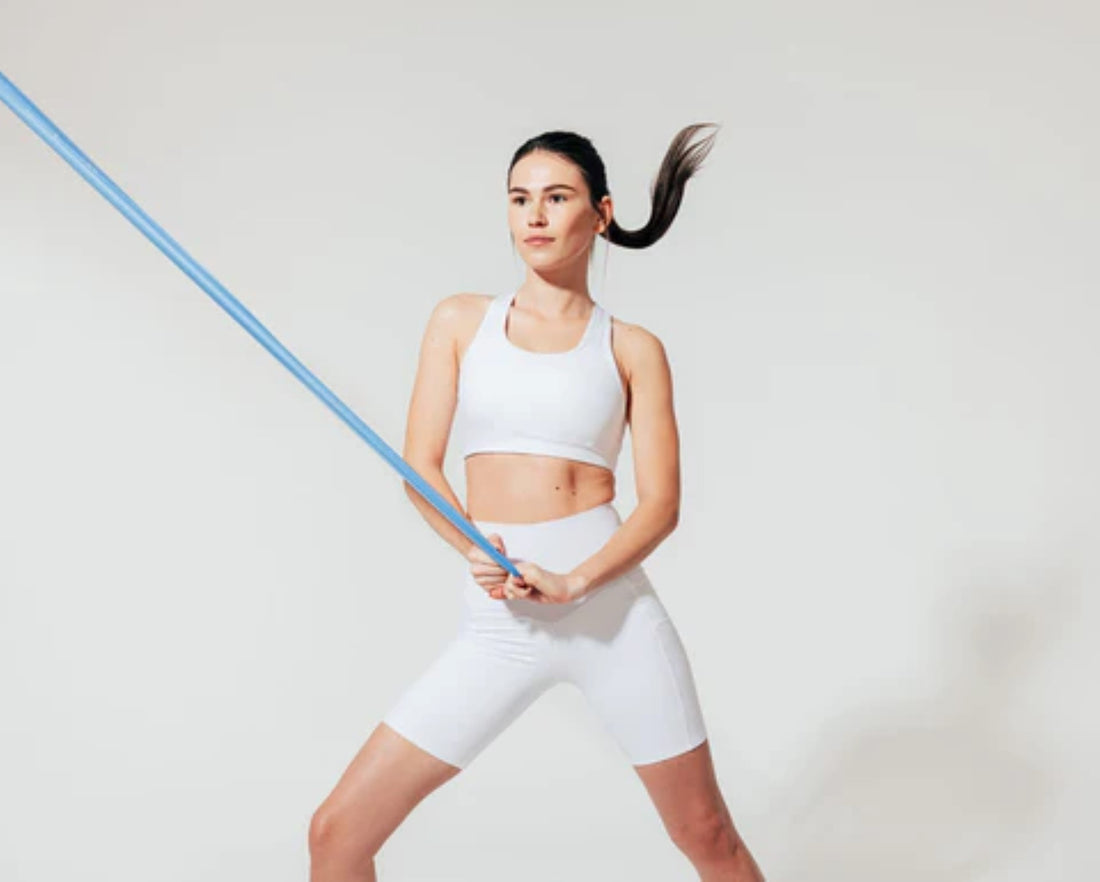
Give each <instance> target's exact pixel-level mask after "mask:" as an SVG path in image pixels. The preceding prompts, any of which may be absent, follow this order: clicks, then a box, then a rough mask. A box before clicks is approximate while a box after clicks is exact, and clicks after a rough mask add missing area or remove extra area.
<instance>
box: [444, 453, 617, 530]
mask: <svg viewBox="0 0 1100 882" xmlns="http://www.w3.org/2000/svg"><path fill="white" fill-rule="evenodd" d="M614 499H615V475H614V473H613V472H611V471H610V470H609V469H605V468H603V467H602V466H598V465H592V464H590V463H586V462H577V461H574V460H569V459H562V458H560V457H556V456H541V455H537V454H532V453H474V454H471V455H470V456H468V457H466V508H467V513H468V514H469V516H470V517H471V518H473V519H475V520H479V521H493V522H495V523H500V524H529V523H534V522H535V521H548V520H551V519H553V518H562V517H567V516H568V515H571V514H576V513H577V512H580V511H585V510H586V509H589V508H595V507H596V506H597V505H600V504H602V503H604V502H611V501H612V500H614Z"/></svg>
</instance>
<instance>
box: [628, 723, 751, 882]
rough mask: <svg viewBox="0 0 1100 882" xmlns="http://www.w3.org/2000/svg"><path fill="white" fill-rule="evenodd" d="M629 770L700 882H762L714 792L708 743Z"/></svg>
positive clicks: (712, 767)
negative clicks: (645, 792)
mask: <svg viewBox="0 0 1100 882" xmlns="http://www.w3.org/2000/svg"><path fill="white" fill-rule="evenodd" d="M634 769H635V771H636V772H637V773H638V777H639V778H641V779H642V784H644V785H645V788H646V790H647V791H648V792H649V795H650V798H651V799H652V800H653V804H654V806H656V808H657V813H658V814H659V815H660V816H661V821H662V822H663V823H664V826H665V830H667V831H668V834H669V836H670V837H671V838H672V841H673V842H674V843H675V844H676V846H677V848H679V849H680V850H681V851H682V852H683V853H684V855H685V856H686V857H687V859H688V860H689V861H691V863H692V865H693V866H694V867H695V869H696V871H697V872H698V873H699V878H700V880H702V882H764V874H763V873H761V872H760V868H759V867H758V866H757V865H756V861H755V860H753V857H752V855H751V854H750V853H749V850H748V848H747V847H746V846H745V843H744V842H743V841H742V840H741V836H740V834H739V833H738V832H737V829H736V828H735V827H734V825H733V818H732V817H730V813H729V809H728V808H727V807H726V803H725V800H724V799H723V798H722V794H721V792H720V791H719V789H718V781H717V779H716V777H715V774H714V764H713V761H712V759H711V753H710V743H709V742H708V741H704V742H703V743H702V744H700V745H699V746H698V747H694V748H692V749H691V750H688V751H686V752H684V753H682V754H679V755H677V756H673V757H670V758H669V759H665V760H660V761H658V762H654V763H646V764H643V765H636V766H634Z"/></svg>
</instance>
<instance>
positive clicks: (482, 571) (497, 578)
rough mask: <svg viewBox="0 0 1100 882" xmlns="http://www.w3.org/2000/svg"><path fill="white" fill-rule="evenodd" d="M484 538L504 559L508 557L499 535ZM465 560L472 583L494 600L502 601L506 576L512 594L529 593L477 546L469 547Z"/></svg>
mask: <svg viewBox="0 0 1100 882" xmlns="http://www.w3.org/2000/svg"><path fill="white" fill-rule="evenodd" d="M485 538H486V539H488V540H489V544H490V545H492V546H493V548H495V549H496V550H497V551H499V552H500V553H501V554H503V555H504V556H505V557H507V556H508V555H507V553H506V552H505V550H504V540H503V539H501V538H500V534H498V533H490V534H489V535H488V536H486V537H485ZM466 559H467V560H468V561H470V573H471V574H472V575H473V577H474V581H475V582H477V584H478V585H480V586H481V589H482V590H483V591H484V592H485V593H486V594H488V595H489V596H490V597H491V598H493V599H494V600H504V598H505V591H504V589H505V577H506V576H507V577H508V579H509V580H510V581H511V582H512V586H511V589H510V590H511V591H512V593H513V594H520V593H521V592H523V591H525V590H528V591H529V589H526V588H525V585H524V583H523V582H522V581H520V582H518V583H517V582H516V581H515V579H514V577H512V574H511V573H509V572H508V570H506V569H504V567H502V566H501V565H500V564H498V563H497V562H496V561H495V560H493V559H492V558H491V557H489V555H487V554H486V553H485V552H484V551H482V550H481V547H480V546H479V545H471V546H470V550H469V551H468V552H466Z"/></svg>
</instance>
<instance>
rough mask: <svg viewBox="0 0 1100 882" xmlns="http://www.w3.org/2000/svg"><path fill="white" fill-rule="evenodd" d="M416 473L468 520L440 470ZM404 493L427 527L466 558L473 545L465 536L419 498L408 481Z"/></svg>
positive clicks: (422, 470)
mask: <svg viewBox="0 0 1100 882" xmlns="http://www.w3.org/2000/svg"><path fill="white" fill-rule="evenodd" d="M417 472H418V474H419V475H420V476H421V477H422V478H423V479H424V480H425V481H427V482H428V483H429V484H430V485H431V486H432V487H433V488H434V489H435V490H436V491H437V492H438V493H439V495H440V496H442V497H443V498H444V499H446V500H447V501H448V502H449V503H450V504H451V505H453V506H454V507H455V508H456V509H457V510H458V511H459V513H461V515H462V516H463V517H464V518H466V520H469V517H467V515H466V509H465V507H464V506H463V505H462V503H461V502H459V501H458V497H457V496H455V492H454V490H452V489H451V485H450V484H448V483H447V478H446V477H445V476H444V474H443V471H442V470H441V469H423V468H420V469H417ZM405 493H406V494H407V495H408V497H409V499H411V500H412V501H413V505H415V506H416V507H417V509H418V510H419V511H420V514H421V515H423V517H424V520H426V521H427V522H428V525H429V526H430V527H431V528H432V529H433V530H435V531H436V532H437V533H438V534H439V535H440V536H442V537H443V539H444V540H445V541H446V542H447V544H448V545H450V546H451V547H452V548H454V549H455V550H456V551H457V552H458V553H459V554H461V555H462V556H463V557H466V554H467V552H469V550H470V546H472V545H473V544H474V543H473V542H471V541H470V540H469V539H467V538H466V534H465V533H463V532H462V531H461V530H460V529H458V527H456V526H455V525H454V524H452V523H451V522H450V521H449V520H447V518H446V517H445V516H444V515H443V514H442V513H441V512H440V511H439V510H438V509H436V507H435V506H434V505H432V504H431V503H430V502H429V501H428V500H427V499H425V498H424V497H423V496H421V495H420V492H419V491H418V490H417V489H416V488H415V487H414V486H413V485H412V484H410V483H409V482H408V481H406V482H405Z"/></svg>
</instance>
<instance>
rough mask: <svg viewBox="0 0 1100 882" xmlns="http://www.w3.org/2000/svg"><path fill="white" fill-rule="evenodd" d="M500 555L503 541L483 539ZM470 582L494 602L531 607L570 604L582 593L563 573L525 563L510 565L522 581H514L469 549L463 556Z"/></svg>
mask: <svg viewBox="0 0 1100 882" xmlns="http://www.w3.org/2000/svg"><path fill="white" fill-rule="evenodd" d="M485 538H486V539H488V540H489V543H490V544H491V545H492V546H493V547H494V548H495V549H496V550H497V551H499V552H500V553H501V554H503V555H504V556H505V557H507V552H505V550H504V541H503V540H502V539H501V538H500V535H499V534H497V533H490V534H489V535H488V536H486V537H485ZM466 557H467V559H468V560H469V561H470V572H471V574H472V575H473V577H474V581H475V582H477V583H478V585H480V586H481V588H482V590H484V591H485V593H486V594H488V595H489V596H490V597H491V598H493V599H494V600H530V601H531V602H532V603H570V602H571V601H573V600H576V599H577V598H578V597H580V596H581V595H582V594H583V593H584V591H583V589H582V588H581V586H580V584H579V583H578V582H576V581H575V580H573V579H571V578H570V577H569V576H567V575H565V574H563V573H554V572H551V571H550V570H544V569H543V568H542V567H540V566H538V564H533V563H530V562H529V561H514V562H513V563H514V565H515V567H516V569H517V570H519V572H520V575H521V577H522V578H519V579H517V578H516V577H515V576H513V575H512V574H511V573H510V572H509V571H508V570H506V569H504V567H502V566H500V564H498V563H497V562H496V561H495V560H493V559H492V558H491V557H489V555H487V554H486V553H485V552H484V551H482V550H481V548H480V546H477V545H472V546H470V550H469V551H468V552H467V554H466Z"/></svg>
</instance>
